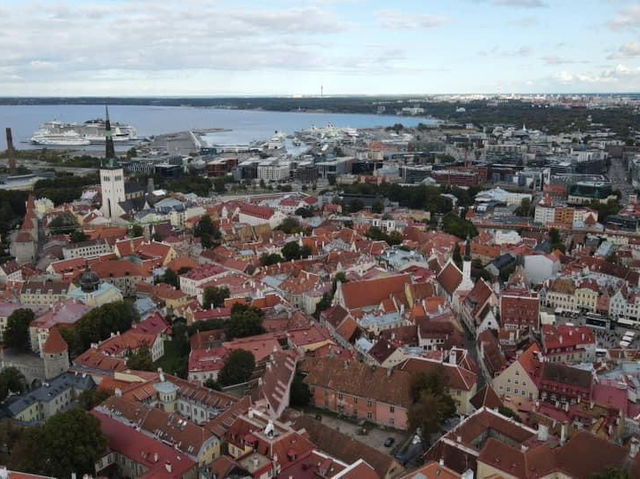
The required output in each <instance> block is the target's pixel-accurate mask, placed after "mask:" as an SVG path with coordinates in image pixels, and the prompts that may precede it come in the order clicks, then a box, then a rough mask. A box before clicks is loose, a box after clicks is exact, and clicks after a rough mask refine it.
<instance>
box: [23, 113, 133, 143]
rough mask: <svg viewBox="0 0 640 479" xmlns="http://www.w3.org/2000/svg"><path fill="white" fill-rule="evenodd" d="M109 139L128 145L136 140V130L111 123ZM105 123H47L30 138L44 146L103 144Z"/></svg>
mask: <svg viewBox="0 0 640 479" xmlns="http://www.w3.org/2000/svg"><path fill="white" fill-rule="evenodd" d="M111 130H112V131H111V137H112V138H113V142H114V143H128V142H132V141H136V140H137V139H138V132H137V130H136V129H135V128H134V127H133V126H131V125H124V124H122V123H118V122H115V123H111ZM105 132H106V123H105V121H104V120H102V119H97V120H89V121H86V122H84V123H63V122H61V121H57V120H54V121H48V122H46V123H43V124H42V125H40V128H39V129H38V131H36V132H35V133H34V134H33V136H32V137H31V143H33V144H34V145H46V146H87V145H93V144H103V143H104V142H105V137H106V133H105Z"/></svg>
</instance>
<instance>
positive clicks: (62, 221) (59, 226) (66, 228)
mask: <svg viewBox="0 0 640 479" xmlns="http://www.w3.org/2000/svg"><path fill="white" fill-rule="evenodd" d="M48 228H49V230H51V232H52V233H54V234H69V233H72V232H73V231H75V230H77V229H78V222H77V221H76V219H75V218H74V216H73V215H72V214H71V213H62V214H61V215H58V216H56V217H55V218H54V219H53V220H51V222H50V223H49V225H48Z"/></svg>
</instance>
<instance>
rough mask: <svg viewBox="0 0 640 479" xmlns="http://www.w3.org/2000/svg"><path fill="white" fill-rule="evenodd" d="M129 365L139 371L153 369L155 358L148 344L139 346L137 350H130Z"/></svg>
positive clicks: (128, 354)
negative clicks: (152, 356)
mask: <svg viewBox="0 0 640 479" xmlns="http://www.w3.org/2000/svg"><path fill="white" fill-rule="evenodd" d="M127 367H128V368H130V369H137V370H139V371H153V359H152V358H151V351H149V348H148V347H147V346H143V347H141V348H138V350H137V351H128V353H127Z"/></svg>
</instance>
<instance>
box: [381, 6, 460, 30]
mask: <svg viewBox="0 0 640 479" xmlns="http://www.w3.org/2000/svg"><path fill="white" fill-rule="evenodd" d="M376 18H377V20H378V23H379V24H380V25H381V26H383V27H384V28H392V29H399V30H405V29H409V30H413V29H421V28H435V27H440V26H442V25H444V24H445V23H447V18H445V17H442V16H439V15H425V14H414V13H405V12H403V11H400V10H391V9H389V10H379V11H378V12H376Z"/></svg>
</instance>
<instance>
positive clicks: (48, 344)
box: [41, 328, 69, 379]
mask: <svg viewBox="0 0 640 479" xmlns="http://www.w3.org/2000/svg"><path fill="white" fill-rule="evenodd" d="M41 356H42V358H43V359H44V377H45V379H52V378H55V377H56V376H59V375H60V374H62V373H63V372H65V371H66V370H67V369H69V347H68V346H67V343H66V341H65V340H64V339H63V338H62V335H61V334H60V332H59V331H58V329H57V328H51V330H50V331H49V336H48V337H47V340H46V341H45V343H44V345H43V346H42V353H41Z"/></svg>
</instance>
